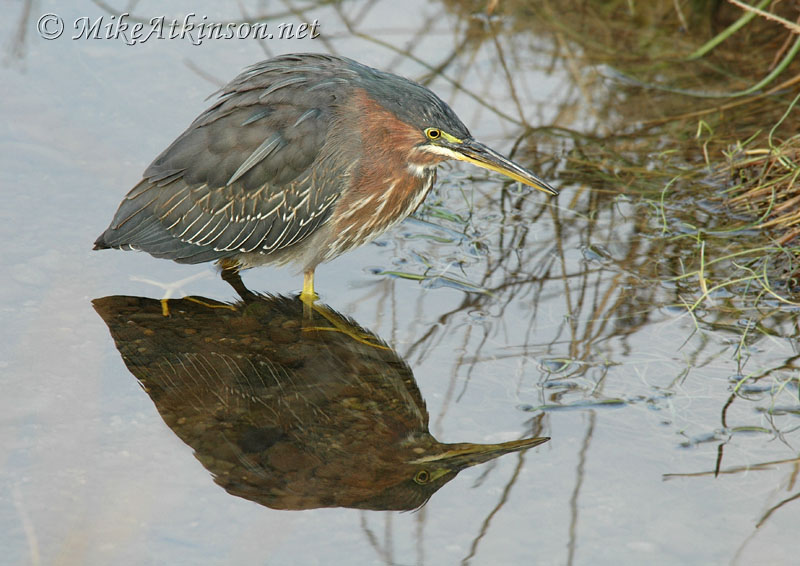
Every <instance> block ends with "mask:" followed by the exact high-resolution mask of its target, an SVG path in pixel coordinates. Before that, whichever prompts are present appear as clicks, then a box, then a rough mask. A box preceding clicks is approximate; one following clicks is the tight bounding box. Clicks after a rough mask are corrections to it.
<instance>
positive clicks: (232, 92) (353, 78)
mask: <svg viewBox="0 0 800 566" xmlns="http://www.w3.org/2000/svg"><path fill="white" fill-rule="evenodd" d="M447 159H459V160H462V161H468V162H470V163H473V164H475V165H478V166H479V167H484V168H486V169H491V170H493V171H497V172H499V173H502V174H504V175H507V176H509V177H511V178H512V179H514V180H517V181H520V182H522V183H525V184H527V185H530V186H532V187H534V188H536V189H539V190H542V191H544V192H546V193H549V194H556V191H555V190H554V189H553V188H552V187H550V186H549V185H548V184H547V183H545V182H544V181H542V180H541V179H539V178H538V177H537V176H536V175H534V174H533V173H531V172H530V171H528V170H527V169H525V168H524V167H521V166H520V165H517V164H516V163H514V162H512V161H510V160H508V159H506V158H505V157H503V156H501V155H499V154H498V153H496V152H495V151H493V150H491V149H489V148H488V147H486V146H485V145H483V144H481V143H479V142H477V141H475V140H474V139H473V138H472V135H471V134H470V133H469V130H467V128H466V126H464V124H463V123H462V122H461V120H459V119H458V117H457V116H456V115H455V113H454V112H453V111H452V110H451V109H450V107H449V106H447V104H445V103H444V102H443V101H442V100H440V99H439V98H438V97H437V96H436V95H435V94H433V93H432V92H431V91H430V90H428V89H427V88H425V87H423V86H421V85H418V84H416V83H414V82H411V81H409V80H407V79H404V78H401V77H398V76H396V75H392V74H389V73H385V72H381V71H378V70H376V69H372V68H370V67H367V66H365V65H361V64H360V63H356V62H355V61H351V60H350V59H344V58H341V57H334V56H331V55H316V54H315V55H312V54H302V55H284V56H281V57H276V58H275V59H270V60H268V61H264V62H262V63H258V64H256V65H254V66H252V67H250V68H249V69H247V70H246V71H244V72H243V73H242V74H241V75H239V76H238V77H236V78H235V79H234V80H233V81H231V82H230V83H229V84H228V85H226V86H225V87H223V89H222V94H221V96H220V99H219V100H218V101H217V103H216V104H214V106H212V107H211V108H209V109H208V110H206V111H205V112H204V113H203V114H201V115H200V116H199V117H198V118H197V119H196V120H195V121H194V122H193V123H192V125H191V126H189V129H187V130H186V131H185V132H184V133H183V134H182V135H181V136H180V137H178V139H176V140H175V141H174V142H173V143H172V145H170V146H169V147H168V148H167V149H166V150H165V151H164V152H163V153H162V154H161V155H160V156H158V158H156V160H155V161H154V162H153V163H152V164H151V165H150V167H148V168H147V170H146V171H145V173H144V179H143V180H142V181H141V182H140V183H139V184H138V185H136V186H135V187H134V188H133V189H132V190H131V191H130V192H129V193H128V195H127V196H126V197H125V199H124V200H123V201H122V203H121V204H120V206H119V209H118V210H117V213H116V214H115V215H114V219H113V220H112V221H111V225H110V226H109V227H108V229H106V231H105V232H103V234H101V235H100V237H98V238H97V241H96V242H95V245H94V247H95V249H104V248H120V249H139V250H144V251H146V252H148V253H150V254H152V255H154V256H156V257H163V258H168V259H173V260H175V261H179V262H183V263H200V262H204V261H212V260H217V261H219V263H220V264H221V265H222V266H223V277H225V278H226V279H227V280H229V281H231V282H232V283H233V284H234V286H237V289H238V286H239V285H241V280H240V279H239V276H238V269H239V268H240V267H251V266H254V265H260V264H264V263H278V264H282V263H288V262H294V263H297V264H299V265H300V266H301V267H302V268H303V270H304V273H305V280H304V283H303V293H302V295H301V297H302V298H303V299H306V300H310V299H313V298H314V297H315V295H314V269H315V268H316V266H317V265H318V264H320V263H321V262H323V261H328V260H330V259H333V258H335V257H336V256H338V255H339V254H341V253H343V252H345V251H347V250H349V249H351V248H353V247H356V246H359V245H361V244H365V243H367V242H369V241H371V240H373V239H374V238H376V237H377V236H379V235H380V234H381V233H383V232H384V231H386V230H387V229H389V228H390V227H391V226H392V225H393V224H395V223H397V222H399V221H400V220H402V219H403V218H405V217H406V216H408V215H409V214H411V213H412V212H413V211H414V210H415V209H416V208H417V207H418V206H419V204H420V203H421V202H422V200H423V199H424V198H425V195H426V194H427V193H428V191H429V190H430V188H431V187H432V186H433V183H434V180H435V178H436V166H437V165H438V164H439V163H441V162H442V161H445V160H447Z"/></svg>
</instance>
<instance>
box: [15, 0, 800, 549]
mask: <svg viewBox="0 0 800 566" xmlns="http://www.w3.org/2000/svg"><path fill="white" fill-rule="evenodd" d="M62 4H63V3H57V2H38V3H33V5H32V6H31V5H29V4H26V3H14V4H13V5H9V6H6V10H5V12H6V13H5V18H3V21H2V23H0V26H2V28H3V31H4V33H3V34H2V37H3V38H4V40H3V42H2V45H3V50H4V52H3V65H2V68H1V70H0V73H2V77H1V78H0V80H1V81H2V84H3V98H4V103H3V106H2V112H3V114H4V115H3V120H2V123H3V124H4V125H5V127H3V128H2V129H0V149H1V151H0V160H1V162H2V167H0V187H2V188H1V189H0V191H2V198H3V206H2V208H0V219H2V222H0V237H2V241H3V242H4V243H5V245H4V246H3V251H2V257H3V264H4V266H5V269H4V270H3V272H2V275H0V281H2V290H3V293H2V296H0V312H2V319H3V321H4V324H3V325H2V330H0V333H1V334H0V343H2V347H0V383H2V389H3V395H2V397H0V415H2V417H1V418H2V427H0V438H2V442H0V527H1V528H0V548H3V549H4V557H5V558H4V560H8V563H9V564H110V563H114V564H151V563H152V564H198V563H207V564H241V563H263V564H456V563H465V564H567V563H572V564H643V563H647V564H723V563H735V564H790V563H794V561H795V560H796V556H795V555H796V552H795V551H794V548H793V545H792V544H791V543H792V542H793V541H794V540H795V539H796V536H795V525H797V524H798V522H800V506H799V505H797V503H796V502H795V501H793V499H792V498H793V497H795V496H796V495H797V485H796V483H795V480H796V474H797V466H798V462H797V460H796V456H797V451H796V446H797V443H798V440H800V439H799V438H798V433H797V428H798V426H797V425H798V421H797V415H798V414H799V412H800V406H799V405H798V390H797V383H798V376H799V375H800V369H799V366H798V348H797V341H796V333H797V320H798V313H797V310H792V308H791V307H789V306H786V305H782V304H780V303H772V304H768V307H769V309H772V310H771V311H770V312H769V313H762V314H764V318H763V319H760V320H759V323H760V324H758V325H757V324H754V323H753V318H752V316H751V315H750V314H748V312H747V311H746V310H745V309H741V310H737V309H736V308H735V305H732V304H731V303H729V302H727V297H725V296H724V295H720V294H718V295H717V296H715V297H714V300H713V301H707V302H705V303H703V305H702V306H701V309H700V310H698V311H696V312H695V318H693V317H692V316H690V315H688V314H687V311H686V309H685V308H682V307H680V306H678V305H680V304H681V300H682V299H681V298H682V297H684V298H685V297H687V296H689V295H688V294H687V293H691V292H692V291H691V286H692V285H694V286H695V287H696V282H694V283H692V282H689V281H685V280H679V281H677V282H674V281H673V282H669V281H667V280H666V279H667V278H668V277H667V276H666V275H665V274H667V273H668V271H669V270H668V269H667V266H666V265H665V264H666V263H667V260H666V252H665V243H664V241H663V240H661V239H659V231H658V229H657V225H658V222H659V219H658V218H655V219H654V218H653V217H652V215H651V212H652V211H651V209H650V208H648V206H646V205H644V204H640V203H639V202H638V201H637V199H635V198H630V197H626V198H614V197H613V196H612V197H609V196H608V195H605V196H604V197H603V199H599V198H597V193H595V192H593V190H592V189H593V187H591V186H586V185H584V184H583V183H581V182H580V180H577V181H574V182H570V183H566V182H564V183H559V180H558V156H559V155H560V154H561V152H563V151H565V150H566V149H568V148H567V147H565V146H559V144H558V142H553V141H552V140H551V141H549V142H548V141H542V142H541V143H540V144H538V147H537V143H536V140H538V139H539V138H537V137H536V136H534V137H532V138H528V139H527V141H525V142H523V143H521V144H520V145H519V147H517V143H516V142H517V141H518V138H519V137H520V134H521V132H522V131H523V124H530V125H533V126H537V125H557V126H561V127H565V128H571V129H574V130H577V131H583V132H586V133H590V134H591V133H594V132H596V131H597V130H598V129H601V128H602V123H601V121H599V120H598V119H597V117H596V116H595V114H594V112H593V111H592V106H591V103H590V101H583V103H582V104H574V106H570V105H569V104H570V102H569V101H572V102H574V101H575V100H576V94H575V93H576V87H575V86H574V85H573V83H572V82H571V81H572V78H574V77H573V76H572V75H571V74H570V73H569V72H568V69H567V64H566V63H564V62H563V61H561V60H560V59H555V63H553V61H554V60H553V59H551V58H550V57H548V56H546V54H545V53H546V49H544V48H543V46H545V45H549V42H550V40H545V39H542V38H537V37H536V36H534V35H527V34H524V33H518V32H512V30H511V29H510V28H509V29H503V28H502V24H501V23H496V24H493V25H499V26H501V32H502V33H500V34H499V36H498V39H497V40H496V41H495V40H494V39H493V38H492V36H491V35H490V34H486V33H485V31H486V30H485V27H484V26H485V21H484V20H482V19H480V18H471V17H469V16H468V14H465V13H461V12H460V11H459V10H458V9H456V8H451V7H450V5H449V4H447V5H441V4H438V3H434V4H430V3H428V2H421V1H420V2H411V3H406V4H407V5H408V8H407V9H404V10H403V11H401V12H398V10H397V8H396V4H393V3H390V2H379V3H376V4H373V3H361V2H352V3H345V4H343V5H341V6H340V7H339V8H336V7H322V8H309V9H305V8H306V7H307V6H308V4H306V3H303V4H302V5H297V6H294V5H293V4H290V6H291V7H292V8H296V9H297V10H300V9H304V10H305V11H294V12H292V11H290V10H288V9H287V8H285V7H282V8H275V7H272V4H269V6H266V3H264V4H262V3H259V2H254V3H248V4H247V5H246V8H247V10H248V13H249V15H250V16H251V17H252V15H253V14H259V13H263V14H274V17H270V18H269V20H268V21H269V22H274V23H279V22H301V21H312V20H314V19H317V20H318V21H319V22H320V31H321V36H320V38H318V39H316V40H281V41H279V40H273V41H265V42H258V41H255V40H252V39H247V40H216V41H214V40H206V41H205V42H204V43H203V44H202V45H200V46H194V45H192V44H191V42H189V41H187V40H184V41H181V40H156V39H151V40H150V41H148V42H146V43H143V44H139V45H135V46H127V45H125V43H124V42H123V41H121V40H90V41H87V40H78V41H72V40H70V39H68V36H70V35H72V34H73V33H74V31H73V30H71V29H69V28H68V29H67V30H66V32H65V34H64V36H63V37H61V38H60V39H57V40H54V41H46V40H44V39H42V38H41V37H40V36H39V34H38V33H37V31H36V21H37V19H38V18H39V16H40V15H42V14H45V13H48V12H54V13H57V14H58V15H59V16H61V17H63V19H64V20H65V21H66V22H67V24H68V25H70V24H71V22H72V21H74V20H75V19H77V18H80V17H82V16H89V17H90V18H91V19H92V20H94V19H95V18H97V17H99V16H100V15H105V17H106V18H108V17H109V13H108V12H105V11H103V10H102V9H101V8H100V7H98V6H97V5H95V4H93V3H90V2H78V3H73V4H74V5H73V6H70V7H69V8H67V7H64V6H63V5H62ZM113 8H114V10H116V12H113V13H119V12H120V11H124V5H123V4H122V3H117V4H114V5H113ZM162 10H163V8H161V7H160V5H159V3H155V2H139V3H137V4H136V6H135V15H138V16H141V17H143V18H144V19H145V20H148V19H150V18H152V17H156V16H160V15H165V16H166V17H167V19H172V18H178V19H182V18H183V17H184V16H185V15H186V14H188V13H190V12H194V13H196V14H198V17H201V16H202V15H208V17H209V20H218V21H235V20H237V19H239V18H241V17H243V16H242V14H240V13H239V12H237V11H236V9H234V8H230V9H229V11H225V10H222V9H221V8H219V7H217V6H216V4H215V3H211V2H208V3H203V2H199V3H198V2H192V3H187V2H183V3H180V2H175V3H171V4H170V11H169V12H166V13H165V12H163V11H162ZM268 10H273V11H272V12H270V11H268ZM275 10H280V11H281V13H278V12H276V11H275ZM284 10H285V13H283V12H284ZM348 26H349V29H348ZM354 32H355V33H354ZM357 34H361V35H357ZM465 38H467V39H465ZM293 51H322V52H335V53H339V54H342V55H346V56H349V57H352V58H355V59H357V60H360V61H362V62H364V63H367V64H370V65H373V66H376V67H380V68H383V69H386V70H391V71H394V72H396V73H399V74H403V75H406V76H409V77H412V78H417V79H422V80H426V81H428V84H429V86H430V87H431V88H433V89H434V90H435V91H436V92H437V93H439V94H440V96H442V98H444V99H445V100H446V101H448V102H449V103H450V104H451V105H452V106H453V107H454V108H455V109H456V111H457V112H458V113H459V115H460V116H461V117H462V119H463V120H464V121H465V122H466V123H467V124H468V126H469V127H470V129H471V131H472V132H473V134H474V135H475V137H476V138H478V139H481V140H483V141H485V142H487V143H489V144H490V145H492V146H493V147H495V148H496V149H498V150H500V151H501V152H504V153H507V154H508V153H511V152H512V151H515V152H516V153H515V157H516V158H518V159H520V160H521V161H523V162H525V163H527V164H530V165H532V166H534V167H535V168H536V169H537V170H538V172H539V173H541V175H542V176H543V177H545V178H548V179H550V180H553V182H554V184H555V185H556V186H560V187H561V188H562V193H561V195H560V196H559V197H558V198H557V199H548V198H547V197H546V196H544V195H542V194H538V193H537V194H532V193H529V192H527V191H520V190H519V188H518V187H515V186H514V185H512V184H509V183H508V182H506V181H505V180H503V179H501V178H498V177H497V176H490V175H485V174H484V172H483V171H478V170H476V169H471V168H469V167H467V166H461V165H458V166H446V167H443V168H442V169H441V170H440V174H439V178H440V182H439V185H438V189H437V191H436V193H435V194H432V195H431V196H430V197H429V198H428V200H427V202H426V206H425V207H423V208H422V209H421V210H420V211H419V212H418V214H417V217H416V218H415V219H412V220H409V221H406V222H404V223H403V224H402V225H400V226H399V227H398V228H396V229H395V230H394V231H392V232H390V233H388V234H387V235H385V236H383V237H382V238H381V239H379V240H378V241H377V242H375V243H373V244H371V245H368V246H365V247H363V248H361V249H358V250H356V251H354V252H352V253H349V254H347V255H345V256H344V257H341V258H339V259H337V260H336V261H334V262H332V263H329V264H326V265H324V266H321V267H320V268H319V269H318V271H317V285H318V290H319V291H320V294H321V296H322V299H323V301H324V302H325V303H326V304H329V305H330V306H331V308H332V309H333V310H334V311H336V312H338V313H341V314H343V315H346V316H347V317H350V318H352V319H353V320H354V321H356V322H357V323H358V324H360V325H361V326H363V327H365V328H367V329H369V330H370V331H371V332H372V333H374V334H375V335H376V336H377V337H379V338H380V339H381V340H383V341H385V342H386V343H387V344H389V345H390V346H391V347H392V348H393V349H394V350H395V351H396V354H397V356H398V357H399V358H400V359H401V360H403V361H405V363H407V364H408V366H409V368H410V371H411V372H413V378H414V380H415V381H416V387H418V389H419V395H420V396H421V399H423V400H424V402H425V405H426V406H427V412H428V414H429V429H430V432H431V433H432V434H433V436H434V437H435V438H436V439H438V440H439V441H441V442H449V443H455V442H480V443H497V442H503V441H509V440H516V439H520V438H527V437H531V436H537V435H538V436H549V437H551V440H550V441H549V442H548V443H546V444H543V445H541V446H539V447H537V448H533V449H531V450H529V451H527V452H522V453H513V454H508V455H505V456H502V457H500V458H498V459H496V460H493V461H492V462H489V463H486V464H482V465H479V466H476V467H472V468H468V469H466V470H464V471H462V472H461V473H460V474H459V475H458V476H457V477H456V478H455V479H453V480H452V481H450V482H449V483H448V484H447V485H445V486H444V487H443V488H442V489H441V490H439V491H438V492H436V493H434V494H433V495H432V497H431V499H430V501H429V502H428V503H427V505H425V506H424V507H422V508H421V509H420V510H418V511H415V512H395V511H372V510H359V509H349V508H341V507H334V508H324V509H310V510H303V511H286V510H279V509H273V508H270V507H267V506H264V505H260V504H258V503H255V502H253V501H250V500H247V499H244V498H241V497H235V496H232V495H230V494H229V493H227V492H226V491H225V490H224V489H223V488H222V487H220V486H219V485H217V484H216V483H215V482H214V479H213V478H212V476H211V474H210V473H209V471H208V470H207V469H206V468H204V466H203V465H202V464H201V463H200V462H199V461H198V459H197V458H195V457H194V455H193V449H192V448H190V447H189V446H188V445H187V444H185V443H184V442H183V441H182V440H181V439H180V438H179V437H178V435H177V434H176V432H173V430H172V429H171V428H170V427H168V426H167V425H166V424H165V422H164V420H163V419H162V417H161V416H160V414H159V411H158V410H157V409H156V407H155V406H154V402H153V401H152V400H151V398H150V397H149V396H148V394H147V393H146V392H145V391H143V390H142V388H141V387H140V386H139V384H138V383H137V380H136V378H135V377H134V375H132V374H131V372H130V371H129V370H128V369H127V367H126V365H125V363H124V362H123V360H122V359H121V357H120V353H119V352H118V350H117V347H116V346H115V343H114V340H112V338H111V336H110V334H109V329H108V327H107V326H106V324H105V323H104V321H103V319H102V318H100V317H99V316H98V315H97V313H96V312H95V310H94V309H93V307H92V302H91V301H92V300H93V299H97V298H101V297H106V296H110V295H128V296H134V297H153V298H156V299H158V298H161V297H162V296H163V294H164V287H165V286H168V287H169V288H170V292H171V293H172V296H175V297H181V296H183V295H199V296H203V297H206V298H207V299H209V300H211V301H231V300H234V299H235V297H234V295H233V292H232V291H231V289H230V288H229V287H228V286H227V285H226V284H225V283H224V282H222V281H221V280H220V279H219V278H218V276H217V275H216V273H215V272H214V271H213V269H212V268H210V267H208V266H180V265H177V264H173V263H171V262H167V261H161V260H156V259H153V258H151V257H149V256H147V255H145V254H135V253H129V252H128V253H123V252H103V253H100V252H92V251H91V243H92V242H93V241H94V238H95V237H96V236H97V234H99V233H100V231H101V230H102V229H103V228H105V226H106V225H107V223H108V221H109V219H110V217H111V215H112V214H113V212H114V210H115V209H116V206H117V204H118V203H119V200H120V199H121V197H122V196H123V194H124V193H125V192H126V191H127V190H128V189H129V188H130V187H132V186H133V185H134V184H135V183H136V182H137V181H138V180H139V178H140V175H141V172H142V171H143V170H144V168H145V167H146V166H147V165H148V164H149V162H150V161H151V160H152V159H153V158H154V157H155V156H156V155H157V154H158V153H159V152H160V151H161V150H162V149H163V148H164V147H166V145H167V144H168V143H169V142H170V141H172V140H173V139H174V138H175V137H176V136H177V135H178V134H179V133H180V132H181V131H182V130H183V129H184V128H185V126H186V125H187V124H188V123H189V122H190V121H191V120H192V119H193V118H194V117H195V116H196V115H197V114H198V113H199V112H200V111H202V110H203V109H204V108H205V107H206V105H207V104H208V102H207V101H205V100H204V99H205V97H206V96H207V95H208V94H210V93H211V92H213V91H214V90H215V89H216V88H217V86H218V85H219V84H221V83H222V82H224V81H226V80H228V79H230V78H232V77H233V76H234V75H235V74H236V73H237V72H238V70H239V69H241V68H243V67H244V66H246V65H248V64H251V63H253V62H256V61H258V60H260V59H263V58H265V57H267V56H269V55H274V54H278V53H285V52H293ZM454 52H458V55H457V56H455V57H454V58H453V59H452V60H450V62H449V64H448V65H447V66H446V69H445V70H444V72H443V73H442V74H438V75H430V69H429V68H428V67H426V66H424V65H423V64H422V63H424V64H427V65H430V66H432V67H437V66H438V65H439V64H440V63H441V62H442V61H448V60H449V57H450V54H451V53H454ZM500 61H503V62H504V65H505V68H504V66H503V65H501V64H500V63H499V62H500ZM508 72H510V73H512V74H513V83H512V84H513V88H510V87H509V81H508V74H507V73H508ZM542 139H543V140H544V138H542ZM536 150H538V151H540V152H541V153H536ZM552 154H555V155H556V157H552V158H551V157H550V156H551V155H552ZM690 208H691V207H690ZM695 214H696V215H697V217H698V221H701V222H703V221H705V222H711V220H709V215H708V214H706V215H705V216H703V215H704V214H705V213H703V211H701V210H698V211H697V212H696V213H695ZM714 276H716V277H717V281H720V280H724V278H725V277H726V275H725V274H724V273H715V274H714ZM244 279H245V282H246V283H247V285H248V286H249V287H250V288H252V289H256V290H259V291H262V292H268V293H274V294H292V293H296V292H297V291H299V288H300V284H301V278H300V277H299V276H297V275H296V274H294V273H293V272H292V271H291V270H290V269H272V268H264V269H260V270H254V271H250V272H247V273H245V275H244ZM696 298H697V295H696V294H695V295H694V296H692V297H691V300H690V302H691V301H693V300H695V299H696ZM748 324H752V325H753V330H752V332H750V333H746V332H744V330H745V329H747V328H748V326H747V325H748ZM740 381H741V384H740V387H739V388H738V389H736V391H735V392H734V388H735V387H736V386H737V384H739V382H740ZM715 471H716V472H718V473H717V474H715Z"/></svg>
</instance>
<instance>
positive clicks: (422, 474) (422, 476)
mask: <svg viewBox="0 0 800 566" xmlns="http://www.w3.org/2000/svg"><path fill="white" fill-rule="evenodd" d="M430 479H431V475H430V474H429V473H428V471H427V470H420V471H418V472H417V475H415V476H414V481H415V482H417V483H418V484H419V485H424V484H426V483H428V482H429V481H430Z"/></svg>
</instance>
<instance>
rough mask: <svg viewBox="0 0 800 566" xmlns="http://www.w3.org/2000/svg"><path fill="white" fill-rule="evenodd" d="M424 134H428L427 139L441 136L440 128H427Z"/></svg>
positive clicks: (435, 138) (436, 138)
mask: <svg viewBox="0 0 800 566" xmlns="http://www.w3.org/2000/svg"><path fill="white" fill-rule="evenodd" d="M425 135H426V136H428V139H429V140H438V139H439V138H440V137H442V130H438V129H436V128H428V129H427V130H425Z"/></svg>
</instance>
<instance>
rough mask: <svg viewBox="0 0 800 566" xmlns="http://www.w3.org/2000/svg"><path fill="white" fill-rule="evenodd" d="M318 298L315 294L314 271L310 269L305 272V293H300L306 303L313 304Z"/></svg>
mask: <svg viewBox="0 0 800 566" xmlns="http://www.w3.org/2000/svg"><path fill="white" fill-rule="evenodd" d="M318 298H319V297H318V296H317V294H316V293H315V292H314V270H313V269H309V270H308V271H305V272H303V292H302V293H300V300H301V301H303V302H304V303H313V302H314V301H316V300H317V299H318Z"/></svg>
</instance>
